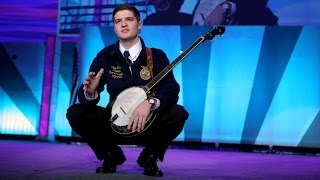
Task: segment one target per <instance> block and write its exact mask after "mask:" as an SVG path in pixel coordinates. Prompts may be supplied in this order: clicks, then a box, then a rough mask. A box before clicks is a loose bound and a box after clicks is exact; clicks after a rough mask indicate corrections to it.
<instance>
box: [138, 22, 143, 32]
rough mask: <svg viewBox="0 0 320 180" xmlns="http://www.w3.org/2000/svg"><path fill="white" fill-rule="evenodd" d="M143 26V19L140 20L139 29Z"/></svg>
mask: <svg viewBox="0 0 320 180" xmlns="http://www.w3.org/2000/svg"><path fill="white" fill-rule="evenodd" d="M142 26H143V23H142V21H139V24H138V29H139V30H140V29H141V28H142Z"/></svg>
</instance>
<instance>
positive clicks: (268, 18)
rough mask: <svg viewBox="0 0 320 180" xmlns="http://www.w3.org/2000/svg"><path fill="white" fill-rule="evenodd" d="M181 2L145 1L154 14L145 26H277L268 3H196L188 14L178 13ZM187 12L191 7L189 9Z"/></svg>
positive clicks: (210, 0) (246, 0)
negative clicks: (153, 10)
mask: <svg viewBox="0 0 320 180" xmlns="http://www.w3.org/2000/svg"><path fill="white" fill-rule="evenodd" d="M183 3H188V2H184V0H148V1H147V4H148V5H153V6H154V7H155V9H156V12H155V13H153V14H150V15H148V16H147V17H146V19H145V20H144V24H145V25H199V26H203V25H277V23H278V17H277V16H276V15H275V14H274V13H273V12H272V11H271V10H270V9H269V8H268V5H267V4H268V0H198V1H197V3H196V5H195V7H193V10H190V14H188V13H183V12H180V9H181V6H182V5H183ZM190 8H191V7H190Z"/></svg>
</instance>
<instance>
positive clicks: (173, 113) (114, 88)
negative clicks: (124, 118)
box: [67, 5, 188, 177]
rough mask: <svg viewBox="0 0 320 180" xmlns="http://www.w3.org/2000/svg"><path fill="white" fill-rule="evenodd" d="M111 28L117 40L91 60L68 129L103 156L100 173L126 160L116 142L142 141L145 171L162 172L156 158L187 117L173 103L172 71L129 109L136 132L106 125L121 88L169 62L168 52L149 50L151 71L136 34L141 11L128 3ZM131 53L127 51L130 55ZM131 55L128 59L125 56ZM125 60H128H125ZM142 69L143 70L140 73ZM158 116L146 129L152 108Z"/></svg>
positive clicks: (137, 83) (175, 98) (145, 79)
mask: <svg viewBox="0 0 320 180" xmlns="http://www.w3.org/2000/svg"><path fill="white" fill-rule="evenodd" d="M113 22H114V31H115V33H116V34H117V36H118V38H119V40H118V41H117V42H116V43H115V44H112V45H110V46H108V47H106V48H104V49H102V50H101V51H100V52H99V53H98V54H97V56H96V57H95V59H94V60H93V62H92V64H91V66H90V69H89V74H88V76H87V77H86V78H85V80H84V81H83V84H82V85H81V87H80V88H79V91H78V98H79V102H80V104H75V105H73V106H71V107H70V108H69V109H68V111H67V118H68V120H69V123H70V126H71V127H72V129H73V130H74V131H75V132H77V133H78V134H79V135H80V136H82V137H83V138H85V139H86V141H87V143H88V145H89V146H90V147H91V149H92V150H93V151H94V153H95V154H96V156H97V158H98V159H99V160H103V165H102V167H98V168H97V172H98V173H100V172H101V173H114V172H116V167H117V165H121V164H123V163H124V162H125V161H126V158H125V156H124V154H123V151H122V150H121V148H120V147H119V146H118V144H143V145H145V148H144V149H143V151H142V152H141V153H140V156H139V157H138V160H137V163H138V165H139V166H141V167H143V168H144V174H145V175H149V176H159V177H161V176H163V173H162V171H161V170H160V169H159V168H158V166H157V160H160V161H163V159H164V154H165V152H166V149H167V148H168V146H169V145H170V144H171V142H172V141H173V140H174V139H175V138H176V137H177V136H178V135H179V134H180V132H181V131H182V129H183V126H184V123H185V121H186V120H187V118H188V112H187V111H186V110H185V109H184V108H183V107H182V106H180V105H177V101H178V93H179V90H180V88H179V84H178V83H177V82H176V80H175V78H174V75H173V72H172V71H171V72H169V73H168V74H167V75H166V76H165V77H164V78H163V79H162V80H161V81H160V82H159V83H158V84H157V85H155V87H154V93H153V94H152V96H149V97H148V98H146V99H145V100H143V101H142V102H141V103H140V104H139V105H138V106H137V107H136V108H135V109H134V111H133V113H132V115H131V117H130V119H129V122H128V124H127V129H128V130H129V132H140V133H139V134H137V135H135V136H133V137H126V136H122V135H120V134H119V133H116V132H115V131H114V130H113V129H112V127H111V123H110V121H109V120H110V117H111V108H112V105H113V102H114V101H115V99H116V98H117V96H118V95H119V93H121V92H122V91H123V90H125V89H127V88H129V87H133V86H136V87H138V86H141V85H146V84H147V83H148V82H149V81H150V80H151V79H152V77H151V75H150V74H153V76H156V75H157V74H158V73H159V72H160V71H161V70H162V69H163V68H165V67H166V66H167V65H168V64H169V60H168V58H167V56H166V54H165V53H164V52H163V51H162V50H160V49H156V48H151V49H152V59H153V68H152V72H147V73H146V71H149V70H150V69H148V68H146V67H148V64H147V57H148V56H147V52H146V49H147V48H146V46H145V44H144V42H143V40H142V38H141V37H139V36H138V33H139V31H140V29H141V28H142V22H141V20H140V14H139V11H138V10H137V9H136V8H135V7H133V6H130V5H119V6H118V7H116V8H115V9H114V11H113ZM128 52H129V54H128ZM127 56H129V59H127V58H125V57H127ZM127 60H128V61H129V62H127ZM142 72H144V73H142ZM105 85H106V86H107V91H108V93H109V95H110V103H109V104H108V106H107V107H106V108H103V107H99V106H97V103H98V101H99V99H100V95H99V94H100V93H101V92H102V91H103V90H104V86H105ZM151 110H152V111H153V112H156V114H157V116H156V118H155V119H154V121H153V123H152V124H151V125H150V127H148V128H147V129H145V125H146V123H147V120H146V119H147V117H148V115H149V113H150V111H151Z"/></svg>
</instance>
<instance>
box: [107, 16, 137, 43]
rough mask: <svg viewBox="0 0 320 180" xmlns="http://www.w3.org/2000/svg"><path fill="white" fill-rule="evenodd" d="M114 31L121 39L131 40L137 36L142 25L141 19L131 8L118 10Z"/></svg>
mask: <svg viewBox="0 0 320 180" xmlns="http://www.w3.org/2000/svg"><path fill="white" fill-rule="evenodd" d="M113 23H114V31H115V33H116V34H117V36H118V37H119V39H120V40H121V41H130V40H132V39H134V38H136V37H137V35H138V32H139V29H141V27H142V23H141V21H139V22H138V20H137V18H136V17H135V16H134V15H133V13H132V12H131V11H129V10H123V11H118V12H117V13H116V14H115V15H114V22H113Z"/></svg>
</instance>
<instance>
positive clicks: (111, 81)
mask: <svg viewBox="0 0 320 180" xmlns="http://www.w3.org/2000/svg"><path fill="white" fill-rule="evenodd" d="M140 40H141V44H142V50H141V52H140V54H139V56H138V58H137V59H136V61H134V63H133V64H132V65H131V70H130V67H129V65H128V64H127V62H126V60H125V59H124V57H123V55H122V54H121V52H120V50H119V41H118V42H117V43H115V44H112V45H110V46H108V47H106V48H104V49H102V50H101V51H100V52H99V53H98V54H97V56H96V57H95V58H94V60H93V61H92V63H91V65H90V70H89V72H95V73H96V74H97V73H98V72H99V70H100V69H101V68H103V69H104V73H103V75H102V76H101V79H100V81H99V85H98V87H97V89H96V91H97V92H98V98H97V99H95V100H91V101H88V100H87V99H86V98H85V96H84V91H83V85H81V86H80V88H79V90H78V98H79V102H80V103H81V104H95V105H96V104H97V103H98V102H99V100H100V93H101V92H102V91H103V90H104V88H105V85H106V87H107V91H108V93H109V95H110V102H113V101H114V100H115V99H116V97H117V96H118V94H119V93H120V92H122V91H123V90H125V89H127V88H129V87H133V86H142V85H146V84H147V83H148V82H149V81H150V80H151V79H152V78H149V79H147V80H144V79H142V78H141V76H140V71H141V70H142V69H143V68H145V67H147V61H146V60H147V53H146V46H145V44H144V42H143V40H142V39H141V38H140ZM151 50H152V57H153V76H156V75H157V74H158V73H159V72H161V70H162V69H164V68H165V67H166V66H167V65H169V60H168V58H167V56H166V54H165V53H164V52H163V51H162V50H160V49H156V48H151ZM153 90H154V92H155V95H154V97H155V98H157V99H159V100H160V107H159V108H158V110H162V109H164V108H165V107H167V106H168V105H171V104H176V103H177V102H178V94H179V91H180V87H179V84H178V83H177V81H176V80H175V78H174V76H173V72H172V71H170V72H169V73H168V74H167V75H166V76H165V77H164V78H163V79H162V80H161V81H160V82H159V83H158V84H156V85H155V86H154V88H153Z"/></svg>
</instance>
